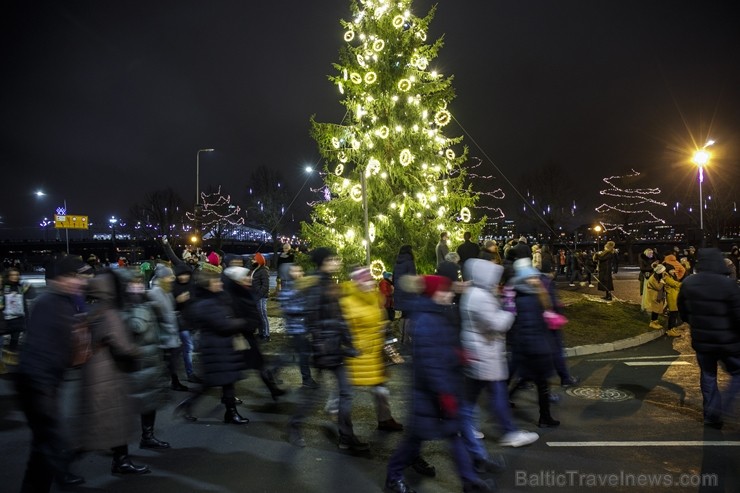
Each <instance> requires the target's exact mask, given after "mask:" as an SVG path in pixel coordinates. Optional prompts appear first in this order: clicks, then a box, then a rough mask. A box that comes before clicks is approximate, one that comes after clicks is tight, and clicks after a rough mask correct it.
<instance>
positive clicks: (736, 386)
mask: <svg viewBox="0 0 740 493" xmlns="http://www.w3.org/2000/svg"><path fill="white" fill-rule="evenodd" d="M695 269H696V274H693V275H691V276H689V277H688V278H687V279H686V281H684V283H683V285H682V286H681V290H680V291H679V293H678V299H677V304H678V311H679V313H680V315H681V319H682V320H684V321H686V322H688V324H689V326H690V327H691V347H692V348H694V350H695V351H696V360H697V362H698V364H699V369H700V371H701V376H700V380H699V383H700V386H701V393H702V397H703V408H704V425H705V426H709V427H712V428H721V427H722V424H723V419H724V417H725V416H735V417H736V416H737V413H736V412H735V410H734V404H735V400H736V398H737V395H738V393H740V331H738V327H740V289H738V287H737V284H736V283H735V282H733V281H732V280H731V279H729V278H728V277H727V267H726V266H725V264H724V259H723V258H722V253H721V252H720V251H719V249H716V248H700V249H699V251H698V253H697V259H696V266H695ZM719 362H722V364H723V365H724V367H725V369H726V371H727V373H729V374H730V384H729V386H728V387H727V389H726V391H725V392H724V395H723V394H722V393H720V391H719V387H718V386H717V365H718V363H719Z"/></svg>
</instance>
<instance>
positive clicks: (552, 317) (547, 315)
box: [542, 310, 568, 330]
mask: <svg viewBox="0 0 740 493" xmlns="http://www.w3.org/2000/svg"><path fill="white" fill-rule="evenodd" d="M542 316H543V318H544V319H545V322H546V323H547V328H548V329H550V330H559V329H561V328H562V327H563V325H565V324H567V323H568V318H567V317H566V316H565V315H561V314H559V313H558V312H555V311H553V310H545V311H544V312H543V313H542Z"/></svg>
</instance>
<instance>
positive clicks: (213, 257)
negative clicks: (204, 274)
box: [206, 252, 221, 267]
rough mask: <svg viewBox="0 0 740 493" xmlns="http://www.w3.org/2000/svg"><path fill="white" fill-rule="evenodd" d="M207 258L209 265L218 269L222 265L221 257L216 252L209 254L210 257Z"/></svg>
mask: <svg viewBox="0 0 740 493" xmlns="http://www.w3.org/2000/svg"><path fill="white" fill-rule="evenodd" d="M206 258H207V259H208V263H209V264H211V265H215V266H216V267H218V266H219V265H220V264H221V257H219V256H218V253H216V252H211V253H209V254H208V257H206Z"/></svg>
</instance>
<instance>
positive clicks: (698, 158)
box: [691, 139, 714, 247]
mask: <svg viewBox="0 0 740 493" xmlns="http://www.w3.org/2000/svg"><path fill="white" fill-rule="evenodd" d="M711 145H714V140H712V139H709V140H708V141H707V143H706V144H704V147H702V148H701V149H697V150H696V151H695V152H694V156H693V157H692V158H691V160H692V161H693V162H694V164H696V166H697V167H698V168H699V229H700V230H701V246H702V247H703V246H704V197H703V196H702V189H701V185H702V183H704V166H707V165H708V164H709V160H710V159H711V157H712V154H711V153H710V152H709V151H707V147H709V146H711Z"/></svg>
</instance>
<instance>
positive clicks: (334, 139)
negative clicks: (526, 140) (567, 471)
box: [331, 137, 339, 149]
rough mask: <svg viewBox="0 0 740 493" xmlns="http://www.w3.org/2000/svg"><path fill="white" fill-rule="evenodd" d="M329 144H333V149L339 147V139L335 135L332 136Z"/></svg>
mask: <svg viewBox="0 0 740 493" xmlns="http://www.w3.org/2000/svg"><path fill="white" fill-rule="evenodd" d="M331 145H332V146H334V149H339V139H337V138H336V137H332V138H331Z"/></svg>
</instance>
